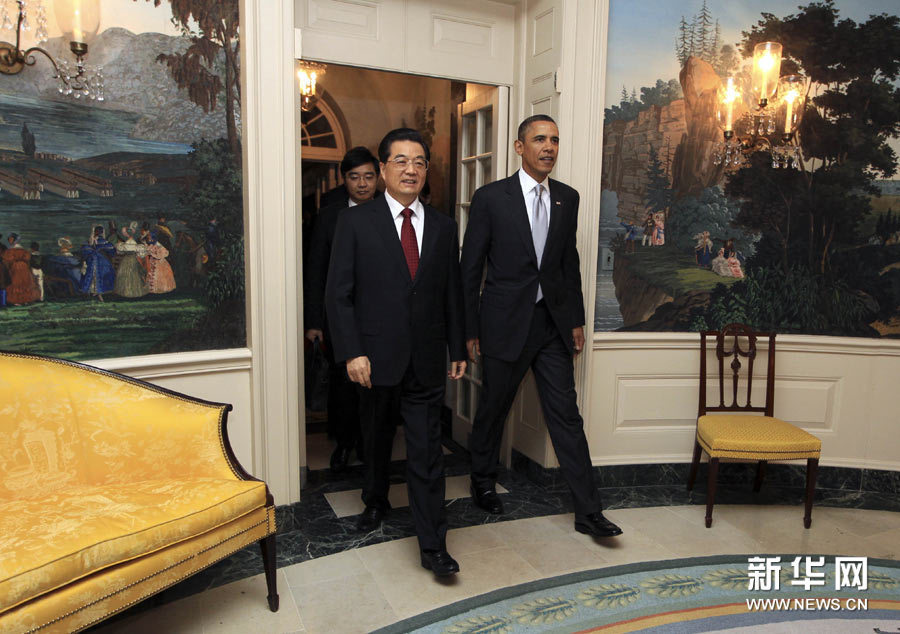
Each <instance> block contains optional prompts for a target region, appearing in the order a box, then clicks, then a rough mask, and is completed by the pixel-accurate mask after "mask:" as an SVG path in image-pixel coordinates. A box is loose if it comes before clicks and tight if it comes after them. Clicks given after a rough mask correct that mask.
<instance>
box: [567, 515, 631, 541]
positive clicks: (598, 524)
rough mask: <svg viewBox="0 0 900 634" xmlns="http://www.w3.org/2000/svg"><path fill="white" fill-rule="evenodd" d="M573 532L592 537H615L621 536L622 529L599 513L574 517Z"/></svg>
mask: <svg viewBox="0 0 900 634" xmlns="http://www.w3.org/2000/svg"><path fill="white" fill-rule="evenodd" d="M575 530H576V531H578V532H579V533H584V534H585V535H593V536H594V537H615V536H616V535H621V534H622V529H621V528H619V527H618V526H616V525H615V524H613V523H612V522H610V521H609V520H608V519H606V518H605V517H603V513H601V512H600V511H597V512H596V513H591V514H590V515H584V516H582V517H578V516H576V517H575Z"/></svg>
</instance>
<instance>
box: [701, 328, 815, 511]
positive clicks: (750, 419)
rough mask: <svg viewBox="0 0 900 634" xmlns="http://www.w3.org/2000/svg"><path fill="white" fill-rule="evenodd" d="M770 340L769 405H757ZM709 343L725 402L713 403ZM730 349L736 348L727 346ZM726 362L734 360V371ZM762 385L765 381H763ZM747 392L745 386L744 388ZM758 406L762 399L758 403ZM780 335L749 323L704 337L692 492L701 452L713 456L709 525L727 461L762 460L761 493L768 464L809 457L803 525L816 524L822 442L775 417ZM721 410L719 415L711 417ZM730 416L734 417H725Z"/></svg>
mask: <svg viewBox="0 0 900 634" xmlns="http://www.w3.org/2000/svg"><path fill="white" fill-rule="evenodd" d="M760 338H762V339H768V341H769V346H768V368H767V370H766V374H765V377H766V383H765V405H764V406H762V407H759V406H757V407H754V406H753V405H752V402H751V390H752V387H753V362H754V361H755V360H756V354H757V340H758V339H760ZM707 339H714V340H715V355H716V359H717V361H718V384H719V404H718V405H708V404H707V397H706V384H707V371H706V361H707V354H708V352H707ZM728 345H730V346H731V347H730V348H729V347H727V346H728ZM742 357H743V358H744V359H746V361H747V368H746V371H745V372H743V373H742V372H741V370H742V368H743V364H742V363H741V358H742ZM726 359H731V363H730V364H729V365H728V369H730V372H728V371H727V370H726V368H725V361H726ZM741 381H746V384H747V394H746V401H745V403H744V404H743V405H740V404H738V385H739V383H740V382H741ZM757 382H759V377H758V378H757ZM726 383H730V387H729V390H728V391H729V392H731V404H730V405H727V404H726V402H725V385H726ZM740 391H741V392H742V393H743V388H741V390H740ZM757 402H758V401H757ZM774 409H775V333H774V332H756V331H754V330H753V329H751V328H750V327H749V326H746V325H744V324H729V325H727V326H725V327H724V328H723V329H722V330H721V331H704V332H701V333H700V405H699V408H698V411H697V435H696V440H695V441H694V460H693V462H692V463H691V472H690V475H689V476H688V483H687V488H688V490H689V491H690V490H691V489H692V488H693V486H694V480H695V479H696V478H697V468H698V467H699V466H700V454H701V452H702V451H705V452H706V453H707V454H708V455H709V484H708V487H707V494H706V527H707V528H709V527H710V526H711V525H712V509H713V504H715V500H716V476H717V474H718V470H719V460H720V459H721V458H729V459H737V460H756V461H758V464H757V468H756V480H755V482H754V484H753V491H754V492H758V491H759V489H760V486H761V485H762V481H763V477H764V476H765V470H766V464H767V463H768V462H769V461H770V460H798V459H804V458H805V459H806V514H805V515H804V516H803V525H804V526H805V527H806V528H809V526H810V524H811V523H812V517H811V515H812V503H813V494H814V493H815V489H816V471H817V469H818V465H819V454H820V453H821V449H822V441H821V440H819V439H818V438H816V437H815V436H813V435H812V434H810V433H808V432H806V431H804V430H802V429H800V428H799V427H796V426H795V425H791V424H790V423H787V422H785V421H783V420H779V419H778V418H775V417H774V415H773V412H774ZM708 412H715V413H708ZM723 412H728V413H723ZM745 412H762V413H763V415H762V416H746V415H744V413H745Z"/></svg>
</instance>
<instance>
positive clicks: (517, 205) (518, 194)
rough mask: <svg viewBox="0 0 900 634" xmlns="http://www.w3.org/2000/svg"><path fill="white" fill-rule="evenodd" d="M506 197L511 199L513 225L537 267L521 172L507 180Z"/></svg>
mask: <svg viewBox="0 0 900 634" xmlns="http://www.w3.org/2000/svg"><path fill="white" fill-rule="evenodd" d="M506 195H507V196H508V197H509V209H510V213H511V214H512V220H513V224H514V225H515V226H516V228H517V229H518V231H519V235H520V237H521V238H522V241H523V242H524V243H525V249H526V251H527V253H528V255H529V256H530V257H531V261H532V262H534V265H535V266H537V253H535V251H534V238H533V237H532V235H531V223H529V222H528V209H526V208H525V196H524V194H522V183H521V182H520V181H519V172H516V173H515V174H513V175H512V176H510V177H509V178H507V179H506Z"/></svg>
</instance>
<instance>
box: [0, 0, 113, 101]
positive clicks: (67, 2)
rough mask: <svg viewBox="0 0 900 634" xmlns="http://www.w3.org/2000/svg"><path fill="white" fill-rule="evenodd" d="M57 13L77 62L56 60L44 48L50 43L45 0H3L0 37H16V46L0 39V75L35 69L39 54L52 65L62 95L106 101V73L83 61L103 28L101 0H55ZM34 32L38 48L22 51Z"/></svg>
mask: <svg viewBox="0 0 900 634" xmlns="http://www.w3.org/2000/svg"><path fill="white" fill-rule="evenodd" d="M55 11H56V18H57V22H58V23H59V27H60V30H61V31H62V32H63V39H64V40H68V42H69V50H71V51H72V54H73V56H74V57H75V60H74V63H72V62H69V61H68V60H64V59H61V60H56V59H54V58H53V56H52V55H51V54H50V53H48V52H47V51H46V50H45V49H43V48H41V45H42V44H44V43H45V42H47V39H48V36H49V32H48V29H47V9H46V7H45V6H44V0H0V37H2V36H3V35H4V32H12V33H13V34H14V36H15V37H14V42H15V44H12V43H9V42H4V41H2V40H0V73H3V74H5V75H17V74H19V73H20V72H22V70H23V69H24V68H25V67H26V66H34V65H35V63H36V62H37V60H36V58H35V54H36V53H40V54H41V55H43V56H44V57H46V58H47V59H48V60H49V61H50V64H51V65H52V66H53V71H54V73H53V78H54V79H56V80H57V83H58V85H57V90H58V91H59V93H60V94H62V95H66V96H71V97H74V98H75V99H82V98H84V99H86V100H95V101H103V100H104V89H103V70H102V69H101V68H92V67H89V66H88V65H87V64H85V62H84V58H85V57H86V56H87V52H88V42H89V41H90V40H91V39H92V38H93V36H94V35H95V34H96V33H97V30H98V28H99V26H100V2H99V0H55ZM32 30H33V31H34V39H35V41H36V44H35V46H32V47H31V48H28V49H23V48H22V36H23V34H24V33H30V32H31V31H32Z"/></svg>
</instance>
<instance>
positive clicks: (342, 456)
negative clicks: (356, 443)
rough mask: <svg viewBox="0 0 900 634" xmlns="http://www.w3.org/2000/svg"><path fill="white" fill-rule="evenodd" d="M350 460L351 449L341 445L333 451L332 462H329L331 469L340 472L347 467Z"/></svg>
mask: <svg viewBox="0 0 900 634" xmlns="http://www.w3.org/2000/svg"><path fill="white" fill-rule="evenodd" d="M348 462H350V450H349V449H347V448H345V447H341V446H340V445H338V446H337V447H335V449H334V451H333V452H332V453H331V462H330V463H329V464H330V466H331V470H332V471H334V472H335V473H340V472H341V471H343V470H344V469H346V468H347V463H348Z"/></svg>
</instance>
